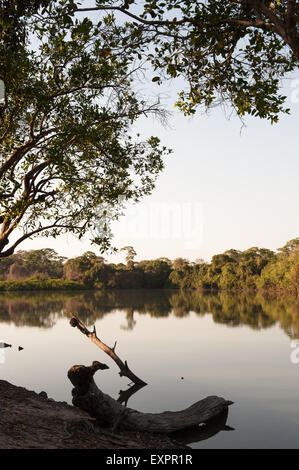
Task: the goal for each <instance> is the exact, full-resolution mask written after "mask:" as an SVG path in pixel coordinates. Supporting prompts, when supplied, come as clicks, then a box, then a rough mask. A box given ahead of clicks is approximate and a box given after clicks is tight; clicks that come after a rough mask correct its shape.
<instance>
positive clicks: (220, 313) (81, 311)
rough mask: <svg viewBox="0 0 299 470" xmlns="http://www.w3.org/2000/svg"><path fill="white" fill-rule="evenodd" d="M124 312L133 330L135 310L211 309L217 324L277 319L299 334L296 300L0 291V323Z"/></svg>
mask: <svg viewBox="0 0 299 470" xmlns="http://www.w3.org/2000/svg"><path fill="white" fill-rule="evenodd" d="M115 311H124V312H125V314H126V319H127V325H126V326H121V327H122V328H124V329H127V330H130V329H133V328H134V326H135V323H136V317H135V318H134V315H135V313H138V314H144V315H145V314H146V315H150V316H152V317H155V318H156V317H167V316H169V315H171V314H172V315H174V316H176V317H184V316H187V315H189V313H190V312H195V313H196V314H197V315H204V314H206V313H210V314H212V316H213V320H214V321H215V322H216V323H222V324H225V325H227V326H230V327H236V326H240V325H247V326H249V327H250V328H253V329H262V328H268V327H270V326H272V325H274V324H275V323H276V322H278V323H279V324H280V326H281V328H282V329H283V330H284V331H285V332H286V333H287V334H288V335H290V336H292V337H298V335H299V298H297V297H295V298H294V297H282V296H280V297H270V296H265V295H261V294H249V293H244V292H242V293H239V294H236V293H234V294H232V293H228V292H220V293H217V292H200V291H191V290H189V291H172V290H164V291H163V290H111V291H108V290H107V291H83V292H76V293H72V292H65V293H57V292H55V293H54V292H53V293H48V292H37V293H28V292H26V293H12V292H10V293H5V294H0V321H2V322H14V323H15V324H16V325H18V326H22V325H28V326H41V327H51V326H53V324H55V322H56V320H57V318H59V317H63V316H70V315H71V314H75V315H78V316H79V318H81V319H82V321H83V322H84V323H86V324H87V325H91V324H94V323H95V321H96V320H99V319H101V318H103V317H104V316H105V315H108V314H109V313H111V312H115Z"/></svg>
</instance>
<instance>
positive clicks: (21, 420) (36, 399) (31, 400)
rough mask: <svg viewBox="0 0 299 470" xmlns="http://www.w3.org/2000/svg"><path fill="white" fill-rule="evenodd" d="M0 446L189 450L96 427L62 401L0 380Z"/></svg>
mask: <svg viewBox="0 0 299 470" xmlns="http://www.w3.org/2000/svg"><path fill="white" fill-rule="evenodd" d="M0 449H111V450H113V449H190V447H188V446H186V445H184V444H182V443H179V442H177V441H175V440H173V439H171V438H170V437H168V436H165V435H160V434H150V433H140V432H134V431H123V432H122V431H121V430H117V431H116V432H112V431H111V430H109V429H108V428H103V427H101V426H99V425H98V424H97V422H96V420H95V419H94V418H92V417H91V416H90V415H89V414H87V413H85V412H84V411H82V410H80V409H79V408H76V407H74V406H72V405H69V404H67V403H66V402H57V401H55V400H53V399H51V398H48V396H47V393H46V392H40V393H36V392H34V391H31V390H27V389H26V388H24V387H20V386H16V385H13V384H11V383H9V382H7V381H5V380H0Z"/></svg>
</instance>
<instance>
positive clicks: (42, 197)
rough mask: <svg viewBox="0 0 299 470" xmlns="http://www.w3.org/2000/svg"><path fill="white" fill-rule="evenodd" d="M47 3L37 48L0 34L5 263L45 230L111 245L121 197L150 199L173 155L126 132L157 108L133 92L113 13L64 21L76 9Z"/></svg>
mask: <svg viewBox="0 0 299 470" xmlns="http://www.w3.org/2000/svg"><path fill="white" fill-rule="evenodd" d="M48 3H49V4H50V7H51V9H49V10H47V13H45V14H44V16H45V15H48V16H47V18H48V19H49V22H48V23H47V21H45V18H44V16H43V14H42V13H40V14H38V15H33V16H32V18H31V19H30V21H29V20H27V23H26V37H27V36H28V37H31V38H32V40H34V42H33V44H31V43H30V42H29V41H28V40H27V41H26V40H25V41H20V43H19V44H18V45H17V46H16V47H15V48H12V47H8V46H7V44H8V41H7V37H6V35H5V34H3V35H1V37H0V47H1V61H2V64H3V67H2V69H1V75H2V77H1V78H3V80H4V82H5V86H6V96H5V104H4V108H3V109H1V112H0V224H1V227H0V257H4V256H8V255H10V254H12V253H13V252H14V250H15V248H16V247H17V246H18V245H19V244H20V243H21V242H22V241H23V240H25V239H27V238H29V237H32V236H34V235H38V234H40V233H42V234H44V235H46V236H54V237H56V236H58V235H60V234H61V233H64V232H72V233H74V234H76V235H77V236H78V237H79V238H80V237H82V236H83V235H84V234H85V233H86V232H90V231H93V237H92V240H93V241H94V243H97V244H99V245H100V246H101V248H102V249H105V248H107V247H108V246H109V243H110V233H109V228H108V222H109V221H110V220H111V219H113V218H117V216H118V214H119V213H120V211H121V205H120V203H119V200H120V199H122V200H123V201H126V200H134V201H138V200H139V199H140V198H141V197H142V196H143V195H146V194H149V193H150V192H151V190H152V189H153V187H154V182H155V178H156V177H157V175H158V174H159V172H160V171H161V170H162V168H163V157H164V156H165V155H166V154H167V153H169V151H167V149H166V148H165V147H161V146H160V142H159V139H158V138H156V137H151V138H149V139H148V140H147V141H142V140H141V139H140V138H139V136H135V137H134V136H133V135H132V133H131V132H130V126H131V125H132V123H134V122H135V121H136V119H138V117H140V116H142V115H147V114H159V113H160V107H159V104H158V101H156V102H155V103H147V102H145V101H144V100H143V99H142V98H141V97H140V96H137V94H136V93H134V92H133V90H132V82H133V80H134V76H135V73H136V70H138V65H137V66H135V67H134V66H133V63H132V61H131V57H130V48H128V47H126V46H125V45H122V44H119V43H118V38H119V35H120V36H121V35H123V34H124V32H125V31H126V28H125V27H123V28H122V27H120V26H117V25H116V24H115V22H114V20H113V18H112V17H110V16H109V15H106V16H105V17H104V18H103V21H99V22H98V23H97V24H92V22H91V21H90V20H88V19H87V18H83V19H78V18H72V17H70V16H68V15H66V14H64V15H61V14H60V13H61V5H62V4H68V5H71V4H72V2H48ZM50 7H49V8H50ZM49 15H50V16H49ZM33 46H34V47H33ZM103 221H104V223H103ZM106 221H108V222H106ZM21 231H22V232H21Z"/></svg>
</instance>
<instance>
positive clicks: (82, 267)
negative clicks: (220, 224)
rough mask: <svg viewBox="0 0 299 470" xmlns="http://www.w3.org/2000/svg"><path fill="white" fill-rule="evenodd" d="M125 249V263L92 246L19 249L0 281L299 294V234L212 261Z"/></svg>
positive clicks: (1, 263)
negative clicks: (274, 246)
mask: <svg viewBox="0 0 299 470" xmlns="http://www.w3.org/2000/svg"><path fill="white" fill-rule="evenodd" d="M123 250H124V251H126V252H127V255H126V264H124V263H118V264H115V263H107V262H106V261H105V259H104V258H103V257H102V256H97V255H96V254H95V253H93V252H91V251H88V252H86V253H84V254H82V255H81V256H78V257H75V258H71V259H68V260H66V258H64V257H62V256H59V255H58V254H57V253H56V252H55V251H54V250H52V249H49V248H46V249H41V250H30V251H18V252H17V253H16V254H14V255H12V256H9V257H7V258H4V259H1V260H0V280H2V281H17V280H18V281H20V280H22V281H23V280H26V279H44V280H46V279H60V280H64V281H72V282H73V285H74V286H76V285H78V284H80V286H83V287H84V288H89V289H94V288H95V289H163V288H173V289H183V290H186V289H209V290H211V289H215V290H257V289H258V290H268V291H269V290H270V291H280V290H283V291H289V292H294V293H299V238H295V239H293V240H291V241H289V242H288V243H287V244H286V245H285V246H284V247H283V248H280V249H278V250H277V252H276V253H275V252H274V251H271V250H268V249H266V248H257V247H253V248H249V249H248V250H245V251H239V250H234V249H231V250H227V251H225V252H224V253H221V254H217V255H215V256H213V257H212V260H211V262H210V263H207V262H205V261H203V260H202V259H199V260H197V261H195V262H190V261H188V260H186V259H183V258H177V259H175V260H174V261H172V260H169V259H168V258H158V259H154V260H143V261H138V262H137V261H134V258H135V256H136V252H135V251H134V249H133V247H130V246H127V247H124V248H123ZM41 285H43V284H41ZM61 286H63V284H61ZM22 288H23V287H22Z"/></svg>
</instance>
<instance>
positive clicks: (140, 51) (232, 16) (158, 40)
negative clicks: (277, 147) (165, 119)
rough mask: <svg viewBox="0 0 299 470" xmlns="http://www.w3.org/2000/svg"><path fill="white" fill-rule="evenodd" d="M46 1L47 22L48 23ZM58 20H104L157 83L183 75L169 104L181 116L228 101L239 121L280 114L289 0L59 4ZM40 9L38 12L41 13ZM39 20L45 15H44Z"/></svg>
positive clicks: (297, 38) (293, 36)
mask: <svg viewBox="0 0 299 470" xmlns="http://www.w3.org/2000/svg"><path fill="white" fill-rule="evenodd" d="M56 3H57V2H54V1H52V2H51V1H49V2H48V4H49V8H50V9H49V13H48V15H50V16H49V18H51V17H53V12H52V11H53V9H51V6H52V5H54V4H56ZM58 4H59V5H60V10H59V14H60V15H61V16H62V17H63V18H64V19H65V21H73V18H74V17H76V15H78V14H86V15H90V14H91V13H92V14H93V15H95V16H93V18H97V17H98V16H96V14H98V15H108V16H107V17H109V18H111V19H113V21H115V22H116V24H118V25H125V34H123V35H120V36H119V44H122V45H125V46H126V47H127V49H128V50H129V51H132V52H133V53H134V58H135V59H136V58H139V59H140V60H141V59H143V60H146V61H148V63H150V64H151V66H152V70H154V71H156V75H155V76H154V77H153V78H152V80H153V81H154V82H156V83H157V84H158V85H159V84H160V83H161V82H163V81H164V80H166V79H173V78H176V77H183V78H184V79H185V81H184V83H185V85H186V86H185V88H184V89H183V90H182V91H181V92H180V94H179V98H178V100H177V103H176V106H177V107H178V108H180V109H181V110H182V111H183V112H184V113H185V114H192V113H194V112H195V111H196V109H197V108H198V107H200V108H201V107H204V108H205V109H208V108H210V107H211V106H214V105H215V104H216V105H217V104H219V103H225V102H228V103H229V104H230V105H232V106H233V108H234V109H235V110H236V112H237V113H238V114H239V115H240V116H244V115H245V114H251V115H254V116H258V117H260V118H267V119H270V120H271V122H276V121H277V120H278V116H279V113H280V112H283V111H284V112H288V111H289V110H288V109H287V108H286V107H285V105H284V101H285V96H283V95H281V94H280V91H279V89H280V79H281V78H282V77H284V76H285V75H286V73H287V72H290V71H292V70H294V69H295V68H296V67H297V65H298V60H299V31H298V27H299V3H298V1H297V0H273V1H271V0H230V1H227V2H223V1H222V0H206V1H204V2H199V1H196V0H195V1H194V0H182V1H178V0H169V1H167V2H166V1H165V0H143V1H137V0H95V1H94V3H93V5H87V4H86V2H84V3H82V2H75V1H74V0H61V1H60V2H58ZM46 10H47V9H45V11H46ZM45 15H46V16H47V13H45Z"/></svg>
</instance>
